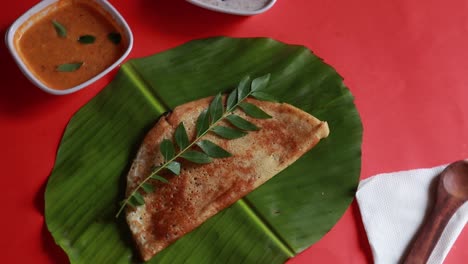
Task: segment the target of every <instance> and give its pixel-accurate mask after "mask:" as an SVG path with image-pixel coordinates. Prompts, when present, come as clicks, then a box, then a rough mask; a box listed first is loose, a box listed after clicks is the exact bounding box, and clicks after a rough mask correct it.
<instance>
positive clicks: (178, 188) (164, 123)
mask: <svg viewBox="0 0 468 264" xmlns="http://www.w3.org/2000/svg"><path fill="white" fill-rule="evenodd" d="M211 100H212V97H210V98H204V99H200V100H197V101H193V102H190V103H187V104H184V105H181V106H178V107H176V108H175V109H174V111H173V112H172V113H171V114H170V115H169V116H163V117H161V118H160V119H159V121H158V122H157V123H156V125H155V126H154V127H153V128H152V129H151V130H150V131H149V132H148V134H147V135H146V137H145V139H144V141H143V144H142V145H141V147H140V149H139V151H138V153H137V156H136V158H135V160H134V162H133V164H132V167H131V169H130V171H129V173H128V176H127V195H129V194H131V192H132V191H133V190H134V189H135V188H136V187H137V186H138V184H139V183H140V182H141V181H142V180H144V179H145V178H146V177H147V176H148V175H149V174H150V173H151V168H152V167H153V166H157V165H161V164H162V163H163V162H164V159H163V157H162V155H161V154H160V151H159V144H160V143H161V141H162V140H163V139H170V140H171V141H172V139H173V135H174V131H175V128H176V127H177V126H178V124H179V123H180V122H183V123H184V126H185V127H186V129H187V133H188V135H189V139H191V140H192V139H193V138H194V137H195V123H196V120H197V118H198V116H199V114H200V112H201V111H203V110H204V109H207V107H208V105H209V103H210V102H211ZM246 101H247V102H250V103H253V104H255V105H257V106H258V107H260V108H261V109H262V110H264V111H265V112H267V113H268V114H269V115H271V116H272V118H270V119H255V118H251V117H248V116H246V115H245V114H244V113H243V112H242V111H240V110H236V111H235V113H236V114H238V115H240V116H242V117H244V118H245V119H247V120H249V121H250V122H252V123H254V124H256V125H257V126H258V127H260V130H259V131H253V132H249V133H248V134H247V135H246V136H244V137H242V138H238V139H233V140H226V139H223V138H220V137H218V136H216V135H214V134H212V133H208V134H207V135H206V136H204V137H203V139H208V140H210V141H212V142H214V143H216V144H217V145H219V146H221V147H222V148H224V149H225V150H227V151H228V152H230V153H231V154H232V157H228V158H222V159H213V162H212V163H209V164H203V165H200V164H194V163H191V162H187V161H184V160H180V162H181V164H182V171H181V173H180V175H179V176H175V175H171V174H169V173H168V174H161V176H164V177H165V178H166V179H168V180H169V183H167V184H166V183H162V182H158V181H155V180H150V182H149V183H151V184H152V185H154V187H155V191H154V192H153V193H149V194H145V195H144V199H145V205H142V206H139V207H137V208H131V207H128V208H127V209H126V219H127V223H128V225H129V227H130V230H131V232H132V235H133V238H134V240H135V242H136V245H137V247H138V249H139V251H140V253H141V256H142V257H143V259H144V260H149V259H150V258H151V257H152V256H154V255H155V254H156V253H158V252H159V251H161V250H163V249H164V248H166V247H167V246H168V245H170V244H171V243H173V242H174V241H175V240H177V239H178V238H180V237H181V236H183V235H185V234H186V233H188V232H190V231H192V230H193V229H195V228H196V227H198V226H199V225H201V224H202V223H203V222H204V221H205V220H207V219H208V218H210V217H211V216H213V215H215V214H216V213H218V212H219V211H221V210H222V209H224V208H226V207H228V206H230V205H231V204H233V203H234V202H236V201H237V200H239V199H240V198H242V197H243V196H245V195H247V194H248V193H249V192H251V191H252V190H254V189H255V188H256V187H258V186H260V185H261V184H263V183H264V182H266V181H267V180H269V179H271V178H272V177H273V176H274V175H276V174H277V173H279V172H280V171H281V170H283V169H285V168H286V167H287V166H289V165H290V164H292V163H293V162H294V161H296V160H297V159H298V158H299V157H300V156H302V155H303V154H304V153H306V152H307V151H308V150H310V149H311V148H312V147H313V146H314V145H316V144H317V143H318V142H319V141H320V139H322V138H325V137H327V136H328V134H329V129H328V125H327V123H326V122H322V121H320V120H318V119H317V118H315V117H313V116H311V115H309V114H308V113H306V112H304V111H302V110H300V109H298V108H296V107H294V106H291V105H289V104H280V103H271V102H264V101H258V100H255V99H251V98H248V99H247V100H246ZM221 125H224V126H230V125H229V124H228V123H227V122H225V121H222V122H221Z"/></svg>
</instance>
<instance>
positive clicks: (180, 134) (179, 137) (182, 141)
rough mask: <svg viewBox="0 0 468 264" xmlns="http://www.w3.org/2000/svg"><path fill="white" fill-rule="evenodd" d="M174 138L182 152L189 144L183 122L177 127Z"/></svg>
mask: <svg viewBox="0 0 468 264" xmlns="http://www.w3.org/2000/svg"><path fill="white" fill-rule="evenodd" d="M174 137H175V141H176V143H177V146H179V149H180V150H183V149H184V148H186V147H187V146H188V145H189V143H190V142H189V139H188V135H187V130H186V129H185V126H184V123H183V122H180V124H179V125H178V126H177V128H176V130H175V133H174Z"/></svg>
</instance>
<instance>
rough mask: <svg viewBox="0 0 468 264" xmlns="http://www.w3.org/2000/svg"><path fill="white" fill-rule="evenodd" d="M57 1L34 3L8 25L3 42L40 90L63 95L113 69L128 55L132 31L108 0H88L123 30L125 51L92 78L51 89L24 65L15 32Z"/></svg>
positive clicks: (21, 68) (44, 0) (76, 89)
mask: <svg viewBox="0 0 468 264" xmlns="http://www.w3.org/2000/svg"><path fill="white" fill-rule="evenodd" d="M59 1H60V0H43V1H41V2H40V3H38V4H37V5H35V6H34V7H32V8H31V9H29V10H28V11H27V12H26V13H24V14H23V15H22V16H20V17H19V18H18V19H17V20H16V21H15V22H14V23H13V24H12V25H11V26H10V28H9V29H8V30H7V32H6V34H5V43H6V45H7V47H8V49H9V50H10V53H11V55H12V56H13V59H14V60H15V62H16V64H17V65H18V67H19V68H20V70H21V71H22V72H23V74H24V75H25V76H26V77H27V78H28V79H29V80H30V81H31V82H32V83H33V84H35V85H36V86H37V87H39V88H40V89H41V90H43V91H45V92H47V93H50V94H54V95H65V94H70V93H74V92H76V91H79V90H81V89H83V88H85V87H87V86H89V85H90V84H92V83H94V82H96V81H97V80H99V79H100V78H102V77H103V76H104V75H106V74H107V73H109V72H110V71H111V70H113V69H114V68H115V67H117V66H118V65H119V64H120V63H122V61H123V60H124V59H125V58H126V57H127V56H128V54H129V53H130V51H131V49H132V47H133V34H132V31H131V29H130V27H129V26H128V24H127V22H126V21H125V20H124V18H123V17H122V15H120V13H119V12H118V11H117V10H116V9H115V8H114V7H113V6H112V5H111V4H110V3H109V2H107V1H106V0H89V1H90V2H94V3H96V4H97V5H99V6H100V7H101V8H102V9H103V10H105V11H106V12H107V13H109V15H111V17H112V19H113V20H114V21H115V22H116V23H117V25H118V26H119V27H120V28H121V29H122V30H123V32H124V34H125V37H126V39H127V40H128V42H127V43H128V46H127V48H126V50H125V52H124V53H123V55H122V56H121V57H120V58H119V59H118V60H117V61H115V62H114V63H113V64H112V65H111V66H109V67H108V68H106V69H105V70H104V71H102V72H100V73H99V74H97V75H96V76H94V77H93V78H91V79H89V80H87V81H85V82H83V83H81V84H79V85H76V86H73V87H71V88H67V89H64V90H59V89H53V88H51V87H49V86H47V84H45V83H44V82H42V81H41V80H40V79H38V78H37V77H36V76H35V75H34V74H33V73H32V72H31V71H30V70H29V68H28V67H27V66H26V63H25V62H24V61H23V59H22V58H21V57H20V56H19V53H18V51H17V49H16V47H15V34H16V32H17V30H18V29H19V28H21V26H22V25H23V24H24V23H29V22H28V21H29V19H30V18H31V17H32V16H34V15H36V14H39V13H41V12H45V13H44V14H43V15H46V14H47V12H50V11H51V10H47V9H48V8H49V7H51V6H52V5H54V4H56V3H57V2H59ZM52 10H53V9H52ZM41 15H42V14H41Z"/></svg>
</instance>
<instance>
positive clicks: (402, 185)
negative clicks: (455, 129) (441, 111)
mask: <svg viewBox="0 0 468 264" xmlns="http://www.w3.org/2000/svg"><path fill="white" fill-rule="evenodd" d="M446 166H447V165H443V166H438V167H435V168H430V169H416V170H410V171H402V172H395V173H385V174H379V175H376V176H373V177H371V178H368V179H365V180H362V181H361V182H360V183H359V187H358V191H357V193H356V198H357V202H358V204H359V209H360V211H361V215H362V221H363V223H364V227H365V230H366V233H367V237H368V239H369V244H370V246H371V249H372V254H373V257H374V263H376V264H387V263H388V264H395V263H398V262H399V261H400V260H401V258H402V257H403V255H404V254H405V252H406V249H407V247H408V246H409V244H410V242H411V241H412V239H413V237H414V236H415V234H416V232H417V231H418V230H419V228H420V226H421V225H422V223H423V220H424V217H425V216H426V212H427V210H430V206H432V203H433V199H434V195H435V194H434V193H432V194H431V191H433V189H431V188H432V186H431V184H432V183H433V182H434V181H433V180H434V179H435V177H436V176H437V175H439V174H440V173H441V172H442V171H443V169H444V168H445V167H446ZM434 183H435V182H434ZM430 190H431V191H430ZM431 195H432V196H431ZM467 220H468V203H465V204H464V205H463V206H462V207H461V208H460V209H459V210H458V211H457V212H456V213H455V215H454V216H453V217H452V218H451V219H450V221H449V223H448V225H447V227H446V228H445V230H444V232H443V233H442V236H441V238H440V240H439V241H438V242H437V245H436V246H435V248H434V251H433V252H432V254H431V256H430V258H429V261H428V263H430V264H434V263H442V262H443V261H444V259H445V257H446V256H447V254H448V252H449V251H450V248H451V247H452V245H453V243H454V242H455V240H456V239H457V237H458V235H459V234H460V232H461V231H462V230H463V227H464V225H465V224H466V222H467Z"/></svg>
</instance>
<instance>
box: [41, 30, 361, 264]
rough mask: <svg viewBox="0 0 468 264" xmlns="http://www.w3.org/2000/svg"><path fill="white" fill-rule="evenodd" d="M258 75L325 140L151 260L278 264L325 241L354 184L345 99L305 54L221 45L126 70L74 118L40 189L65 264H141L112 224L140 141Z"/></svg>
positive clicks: (194, 46) (256, 42)
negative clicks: (191, 105) (162, 122)
mask: <svg viewBox="0 0 468 264" xmlns="http://www.w3.org/2000/svg"><path fill="white" fill-rule="evenodd" d="M266 73H271V78H272V79H271V82H270V86H269V88H268V92H269V93H270V94H272V95H274V96H275V97H276V98H279V99H280V100H281V101H283V102H287V103H290V104H292V105H295V106H297V107H299V108H301V109H303V110H304V111H307V112H309V113H310V114H313V115H314V116H316V117H318V118H319V119H322V120H326V121H328V123H329V126H330V130H331V134H330V136H329V137H328V138H327V139H325V140H322V141H321V142H320V143H319V144H318V145H317V146H316V147H315V148H313V149H312V150H311V151H309V152H308V153H307V154H305V155H304V156H302V157H301V158H300V159H299V160H298V161H297V162H295V163H294V164H293V165H291V166H290V167H288V168H287V169H286V170H284V171H282V172H281V173H280V174H278V175H277V176H275V177H274V178H273V179H272V180H270V181H268V182H267V183H266V184H264V185H262V186H261V187H259V188H258V189H256V190H255V191H253V192H252V193H251V194H249V195H248V196H246V197H244V198H243V199H241V200H239V201H238V202H237V203H235V204H234V205H232V206H231V207H229V208H227V209H225V210H223V211H222V212H220V213H219V214H217V215H215V216H214V217H212V218H211V219H209V220H208V221H207V222H205V223H204V224H203V225H202V226H200V227H199V228H197V229H196V230H194V231H193V232H191V233H189V234H187V235H186V236H184V237H183V238H181V239H179V240H178V241H176V242H175V243H174V244H173V245H171V246H170V247H168V248H167V249H165V250H164V251H162V252H161V253H160V254H158V255H157V256H156V257H154V258H153V259H152V260H150V261H149V263H283V262H285V261H286V260H287V259H288V258H291V257H293V256H295V255H297V254H298V253H300V252H301V251H303V250H304V249H306V248H307V247H309V246H310V245H312V244H313V243H314V242H316V241H317V240H319V239H320V238H321V237H322V236H323V235H324V234H325V233H327V232H328V231H329V230H330V229H331V228H332V227H333V225H334V224H335V223H336V222H337V221H338V219H339V218H340V217H341V215H342V214H343V213H344V211H345V210H346V208H347V207H348V206H349V204H350V203H351V201H352V199H353V197H354V194H355V190H356V187H357V183H358V180H359V174H360V164H361V141H362V125H361V121H360V118H359V115H358V112H357V110H356V108H355V105H354V103H353V97H352V95H351V93H350V92H349V90H348V89H347V88H346V87H345V86H344V84H343V82H342V78H341V77H340V76H339V75H338V74H337V73H336V71H335V70H334V69H333V68H331V67H330V66H328V65H326V64H325V63H324V62H323V61H322V60H321V59H319V58H318V57H316V56H315V55H314V54H312V53H311V52H310V51H309V50H308V49H307V48H305V47H302V46H296V45H287V44H284V43H280V42H277V41H275V40H272V39H268V38H250V39H249V38H246V39H236V38H227V37H217V38H209V39H202V40H195V41H191V42H188V43H186V44H184V45H181V46H179V47H176V48H174V49H171V50H168V51H165V52H162V53H160V54H156V55H153V56H150V57H147V58H140V59H132V60H130V61H128V62H127V63H125V64H124V65H122V67H121V69H120V70H119V72H118V74H117V76H116V77H115V79H114V80H113V81H112V82H111V83H110V84H109V85H108V86H107V87H106V88H105V89H103V90H102V91H101V92H100V93H99V94H98V95H97V96H96V97H95V98H93V99H92V100H91V101H90V102H89V103H88V104H86V105H85V106H84V107H82V108H81V109H80V110H79V111H78V112H77V113H76V114H75V115H74V116H73V117H72V119H71V120H70V122H69V124H68V126H67V128H66V131H65V133H64V135H63V138H62V141H61V143H60V147H59V150H58V153H57V158H56V162H55V166H54V169H53V172H52V173H51V175H50V178H49V180H48V183H47V188H46V193H45V217H46V224H47V227H48V229H49V230H50V232H51V233H52V236H53V237H54V239H55V241H56V243H57V244H58V245H60V246H61V247H62V248H63V249H64V250H65V252H66V253H67V254H68V256H69V259H70V261H71V263H134V262H139V257H138V253H137V252H136V251H135V248H134V245H133V242H132V239H131V237H130V232H129V229H128V227H127V226H126V224H125V221H124V220H123V217H121V218H119V219H116V218H115V217H114V216H115V213H116V211H117V209H118V206H119V204H118V203H119V201H121V200H122V199H123V198H124V191H125V182H126V179H125V177H126V173H127V171H128V169H129V165H130V164H131V162H132V160H133V158H134V155H135V154H136V151H137V148H138V146H139V144H140V143H141V141H142V138H143V136H144V135H145V133H146V132H147V131H148V130H149V129H150V128H151V127H152V126H153V124H154V123H155V122H156V121H157V120H158V118H159V117H160V116H161V115H162V114H163V113H165V112H167V111H170V110H171V109H173V108H174V107H175V106H177V105H180V104H183V103H186V102H189V101H192V100H196V99H199V98H203V97H206V96H210V95H214V94H216V93H217V92H220V91H226V90H229V89H232V88H234V87H235V86H236V84H237V83H238V82H239V81H240V79H241V78H242V77H243V76H245V75H250V76H252V77H257V76H261V75H264V74H266Z"/></svg>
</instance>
